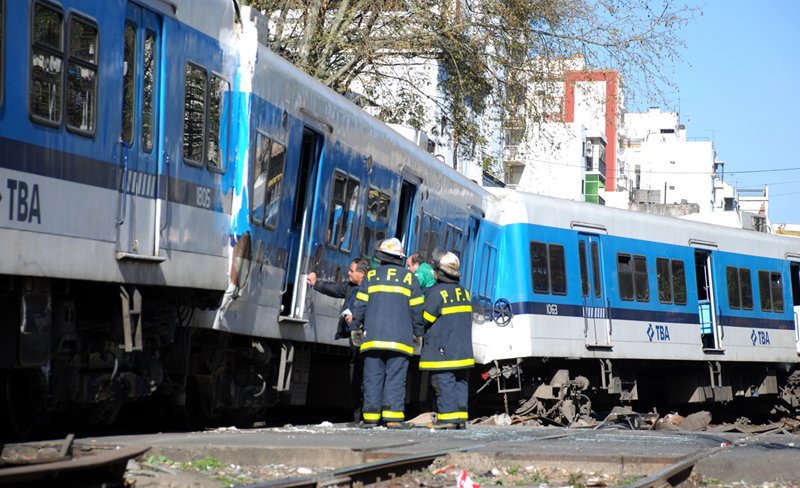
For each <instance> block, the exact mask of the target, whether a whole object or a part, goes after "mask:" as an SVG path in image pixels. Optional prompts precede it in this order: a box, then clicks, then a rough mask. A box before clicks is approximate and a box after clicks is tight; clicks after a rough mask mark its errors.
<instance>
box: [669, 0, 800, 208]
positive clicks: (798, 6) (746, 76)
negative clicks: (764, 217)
mask: <svg viewBox="0 0 800 488" xmlns="http://www.w3.org/2000/svg"><path fill="white" fill-rule="evenodd" d="M700 7H701V8H702V11H703V15H702V16H701V15H698V16H696V17H695V18H694V19H693V20H691V21H690V22H689V24H688V25H687V26H686V27H685V28H684V29H683V30H682V36H681V37H682V38H683V39H684V40H685V42H686V48H685V49H683V50H681V57H682V58H683V62H682V63H681V64H678V65H676V66H675V82H676V85H677V88H678V92H677V93H674V94H670V95H668V98H670V99H673V97H674V102H673V103H674V106H671V107H661V108H662V110H664V111H675V110H677V111H678V112H679V114H680V121H681V123H683V124H685V125H686V135H687V137H707V138H709V139H711V140H713V141H714V146H715V148H716V150H717V159H720V160H722V161H724V162H725V173H726V174H725V181H726V182H728V183H730V184H733V185H734V186H735V187H737V188H751V187H759V186H763V185H765V184H769V195H770V209H769V218H770V221H772V222H773V223H800V53H798V49H800V25H799V24H800V1H796V0H762V1H760V2H753V1H752V0H750V1H744V0H708V1H707V2H706V3H704V4H700ZM783 168H796V169H794V170H791V171H776V170H780V169H783Z"/></svg>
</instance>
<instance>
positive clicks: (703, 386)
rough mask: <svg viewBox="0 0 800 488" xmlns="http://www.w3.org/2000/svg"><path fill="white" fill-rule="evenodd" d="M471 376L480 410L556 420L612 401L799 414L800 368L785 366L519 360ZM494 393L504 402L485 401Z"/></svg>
mask: <svg viewBox="0 0 800 488" xmlns="http://www.w3.org/2000/svg"><path fill="white" fill-rule="evenodd" d="M476 379H477V384H478V389H477V394H476V397H475V400H474V403H475V404H477V405H480V407H481V409H482V410H486V409H487V408H488V409H492V408H494V409H498V410H500V411H502V410H505V412H506V413H507V414H509V415H517V416H520V417H526V416H527V417H535V418H538V419H540V420H541V421H543V422H545V423H552V424H556V425H574V424H576V423H578V424H580V423H583V422H589V421H590V420H591V418H593V417H594V418H597V417H598V416H602V414H603V413H604V412H609V411H611V410H612V408H613V407H616V406H627V407H631V408H632V409H633V410H635V411H638V412H650V411H658V412H660V413H662V414H663V413H666V412H668V411H672V410H681V409H683V410H684V411H686V410H698V409H706V410H714V411H715V412H717V413H718V415H722V416H725V417H728V416H732V417H733V418H734V419H735V417H736V416H737V415H739V414H740V413H741V412H746V413H747V415H752V416H754V417H796V418H800V371H798V370H793V366H792V365H788V364H756V363H723V362H719V361H708V362H704V363H701V362H689V361H685V362H682V361H653V360H651V361H642V360H639V361H632V360H628V361H621V360H614V361H612V360H610V359H594V360H575V359H562V358H539V359H530V358H529V359H525V360H523V359H521V358H519V359H516V360H505V361H495V362H494V363H493V364H491V365H486V366H485V367H484V368H483V374H482V375H481V377H480V378H476ZM483 390H489V391H488V392H482V391H483ZM492 391H493V392H495V393H497V394H499V398H500V399H501V400H502V404H500V403H498V402H496V401H495V402H493V401H492V400H491V399H487V396H488V395H491V392H492ZM739 407H741V408H739Z"/></svg>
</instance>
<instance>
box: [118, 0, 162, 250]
mask: <svg viewBox="0 0 800 488" xmlns="http://www.w3.org/2000/svg"><path fill="white" fill-rule="evenodd" d="M123 40H124V51H123V65H122V80H123V81H122V107H121V108H122V110H121V114H122V134H120V148H119V151H120V154H119V164H120V172H119V173H120V175H121V177H120V179H119V191H120V195H119V206H118V217H117V257H118V259H122V258H133V259H147V260H153V259H154V258H156V260H160V259H157V258H158V242H157V236H158V233H159V230H158V227H159V224H158V220H157V215H158V213H159V212H160V209H159V207H158V203H159V198H158V197H159V195H158V187H159V184H158V182H159V177H160V173H161V172H160V165H159V156H158V155H159V140H160V137H159V130H160V127H159V114H160V110H159V106H160V103H159V100H160V97H159V94H160V80H159V77H160V76H161V74H160V73H159V69H158V67H159V63H160V62H161V17H160V16H159V15H158V14H156V13H155V12H152V11H150V10H147V9H145V8H143V7H141V6H139V5H136V4H133V3H128V5H127V10H126V18H125V27H124V36H123Z"/></svg>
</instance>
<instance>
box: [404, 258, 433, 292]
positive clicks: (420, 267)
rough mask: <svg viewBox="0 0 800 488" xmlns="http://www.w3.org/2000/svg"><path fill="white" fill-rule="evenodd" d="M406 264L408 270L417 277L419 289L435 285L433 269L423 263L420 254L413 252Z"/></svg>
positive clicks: (423, 260)
mask: <svg viewBox="0 0 800 488" xmlns="http://www.w3.org/2000/svg"><path fill="white" fill-rule="evenodd" d="M406 264H407V265H408V270H409V271H411V272H412V273H414V276H416V277H417V281H419V286H420V288H422V289H425V288H430V287H431V286H433V285H435V284H436V278H435V277H434V276H433V267H431V265H430V264H428V263H426V262H425V259H423V258H422V255H421V254H420V253H418V252H415V253H414V254H412V255H411V256H409V257H408V260H407V261H406Z"/></svg>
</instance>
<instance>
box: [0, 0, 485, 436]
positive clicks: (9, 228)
mask: <svg viewBox="0 0 800 488" xmlns="http://www.w3.org/2000/svg"><path fill="white" fill-rule="evenodd" d="M0 24H1V25H0V32H1V33H2V36H0V42H1V43H2V45H1V47H2V49H0V52H1V53H2V63H1V64H2V67H3V71H2V76H0V93H2V98H1V99H0V179H2V180H3V181H2V186H0V198H2V199H0V206H3V207H4V209H3V210H4V211H3V212H2V215H4V216H5V215H7V216H8V218H7V219H4V220H3V221H0V240H2V242H3V244H4V245H3V252H4V253H5V258H4V259H3V260H2V262H0V280H1V281H2V283H3V292H2V301H0V304H2V305H1V307H2V318H3V326H2V328H0V336H2V341H0V348H2V354H1V355H0V380H1V381H0V384H1V385H2V387H3V395H2V397H1V399H2V402H0V414H1V415H0V416H2V418H3V420H4V421H5V424H4V425H5V427H7V428H9V429H11V430H12V431H16V433H23V432H24V431H25V430H26V429H27V427H28V426H29V425H30V424H31V423H32V421H33V420H34V417H33V415H34V414H40V413H41V414H45V415H49V416H50V417H51V418H52V417H54V416H55V415H57V414H61V413H66V414H70V416H71V417H72V418H73V419H76V420H80V421H86V422H104V423H108V422H112V421H113V420H114V418H115V417H116V416H117V413H118V411H119V409H120V407H121V406H123V405H125V404H130V403H135V402H140V401H142V400H145V399H157V400H159V401H158V402H156V403H154V404H152V405H149V406H150V407H152V408H153V409H155V411H156V412H157V413H158V412H162V411H163V412H166V413H168V414H169V415H170V416H171V417H172V418H173V419H175V420H177V421H179V422H180V423H181V424H186V425H189V424H195V423H197V422H209V421H220V420H221V419H223V418H225V419H227V421H232V422H237V421H242V420H246V419H251V418H254V416H255V415H258V414H260V413H261V412H263V409H264V407H266V406H268V405H272V404H274V403H276V402H278V401H287V402H291V403H293V404H313V403H314V402H315V401H317V402H320V404H321V405H330V401H329V399H328V398H327V397H325V396H324V395H322V394H319V393H316V392H320V391H323V390H324V389H325V388H323V386H324V387H327V388H332V389H335V388H339V387H343V384H344V382H345V381H346V378H347V375H346V374H342V375H341V377H340V378H338V376H337V375H333V376H332V375H331V374H330V373H331V371H335V368H337V367H342V365H344V367H345V368H346V363H347V344H346V341H342V340H339V341H336V340H334V330H335V326H336V321H337V318H338V313H337V308H338V307H336V304H335V303H334V302H333V301H331V300H330V299H329V298H327V297H323V296H320V295H318V294H316V293H309V288H308V287H307V285H306V283H305V276H306V275H307V273H308V272H310V271H312V270H313V271H316V272H317V273H318V274H319V275H320V276H321V277H322V278H323V279H325V278H329V279H338V278H341V277H342V275H343V274H344V272H343V270H345V269H346V268H347V265H348V264H349V260H350V259H353V258H354V257H360V256H365V255H366V256H369V255H371V253H372V248H373V246H374V244H375V243H376V242H378V241H379V240H380V239H382V238H384V237H390V236H397V237H400V238H401V239H403V241H404V243H405V245H406V248H407V249H408V250H409V251H412V250H417V249H418V248H420V247H422V248H424V249H426V250H428V251H431V250H432V249H433V248H434V247H445V248H448V249H460V250H463V251H464V252H468V249H469V248H470V247H471V243H472V242H474V239H475V231H476V229H477V227H478V222H479V219H480V218H481V216H482V212H483V210H482V209H483V208H484V207H485V201H486V198H487V194H486V193H485V192H484V190H483V189H481V188H480V187H479V186H478V185H476V184H474V183H473V182H470V181H468V180H467V179H466V178H464V177H463V176H461V175H459V174H458V173H456V172H455V171H452V170H450V169H448V168H446V167H444V166H443V165H441V163H440V162H439V161H438V160H437V159H435V158H434V157H433V156H431V155H430V154H428V153H427V152H426V151H424V150H423V149H420V148H419V147H417V146H415V145H414V144H412V143H410V142H408V141H406V140H405V139H403V138H402V137H401V136H400V135H399V134H397V133H396V132H394V131H393V130H391V129H389V128H388V127H386V126H385V125H383V124H381V123H379V122H377V121H375V120H374V119H372V118H371V117H369V116H367V115H366V114H365V113H364V112H362V111H361V110H360V109H359V108H357V107H355V106H354V105H353V104H352V103H350V102H349V101H347V100H346V99H345V98H344V97H341V96H339V95H337V94H335V93H334V92H332V91H331V90H330V89H328V88H326V87H323V86H321V85H320V84H319V83H318V82H316V81H314V80H313V79H311V78H310V77H309V76H307V75H305V74H303V73H301V72H300V71H299V70H297V69H296V68H294V67H293V66H291V65H290V64H289V63H287V62H286V61H284V60H282V59H280V58H279V57H278V56H276V55H275V54H273V53H271V52H270V51H269V50H268V49H267V48H266V47H265V44H266V40H267V31H266V20H265V19H264V18H263V16H261V15H260V14H259V13H258V12H257V11H255V10H252V9H250V8H246V7H240V6H239V4H238V2H236V1H234V0H111V1H107V2H95V1H91V0H61V1H58V0H16V1H9V0H0ZM12 40H13V42H12ZM20 40H24V41H22V42H20ZM12 67H14V68H15V69H12ZM18 67H24V69H18ZM331 378H334V379H338V383H337V381H330V379H331ZM315 385H316V387H315ZM309 392H311V393H310V394H309ZM335 398H337V399H339V400H340V402H342V403H346V402H347V399H346V398H343V395H335ZM62 418H66V417H62ZM176 425H177V424H176Z"/></svg>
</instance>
